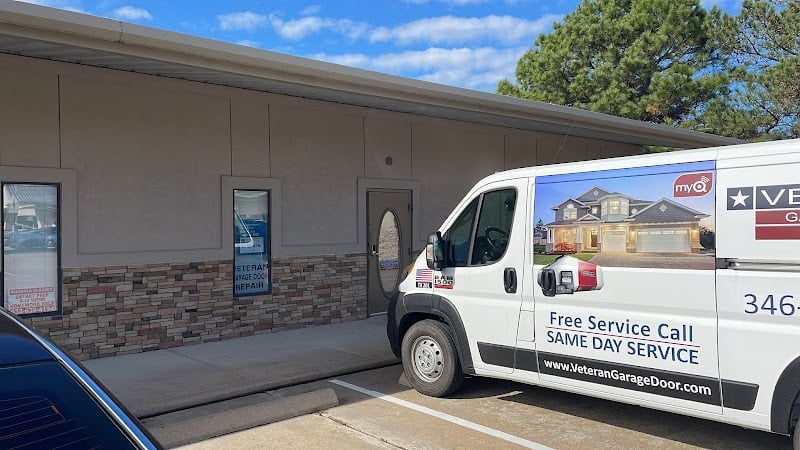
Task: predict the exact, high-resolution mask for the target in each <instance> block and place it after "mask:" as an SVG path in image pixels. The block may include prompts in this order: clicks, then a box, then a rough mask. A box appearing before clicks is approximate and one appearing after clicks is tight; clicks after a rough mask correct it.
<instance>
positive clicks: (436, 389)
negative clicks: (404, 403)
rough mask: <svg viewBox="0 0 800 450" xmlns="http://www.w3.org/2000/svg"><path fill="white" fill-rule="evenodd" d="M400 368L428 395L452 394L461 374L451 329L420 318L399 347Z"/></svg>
mask: <svg viewBox="0 0 800 450" xmlns="http://www.w3.org/2000/svg"><path fill="white" fill-rule="evenodd" d="M401 356H402V360H403V371H404V372H405V374H406V377H407V378H408V380H409V382H410V383H411V385H412V386H413V387H414V389H416V390H417V391H418V392H420V393H422V394H425V395H429V396H431V397H443V396H445V395H449V394H452V393H453V392H455V391H456V390H458V388H460V387H461V383H463V381H464V373H463V372H462V371H461V366H460V364H459V361H458V353H457V352H456V345H455V339H453V335H452V333H451V331H450V329H449V328H448V327H447V326H446V325H445V324H443V323H441V322H437V321H435V320H422V321H419V322H417V323H415V324H414V325H412V326H411V328H409V329H408V331H407V332H406V334H405V336H403V344H402V348H401Z"/></svg>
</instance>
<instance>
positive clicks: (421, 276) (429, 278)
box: [417, 269, 433, 289]
mask: <svg viewBox="0 0 800 450" xmlns="http://www.w3.org/2000/svg"><path fill="white" fill-rule="evenodd" d="M417 287H418V288H427V289H430V288H432V287H433V270H431V269H417Z"/></svg>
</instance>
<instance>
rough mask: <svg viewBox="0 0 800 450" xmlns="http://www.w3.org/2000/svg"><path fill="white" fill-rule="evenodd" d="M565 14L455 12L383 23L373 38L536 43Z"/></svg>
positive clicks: (371, 39)
mask: <svg viewBox="0 0 800 450" xmlns="http://www.w3.org/2000/svg"><path fill="white" fill-rule="evenodd" d="M562 17H563V16H561V15H556V14H548V15H546V16H543V17H541V18H539V19H537V20H526V19H520V18H517V17H511V16H486V17H481V18H476V17H473V18H463V17H454V16H443V17H432V18H427V19H420V20H415V21H413V22H409V23H407V24H404V25H400V26H397V27H394V28H386V27H379V28H376V29H374V30H373V31H372V33H371V34H370V41H371V42H386V41H391V42H395V43H397V44H400V45H408V44H411V43H414V42H427V43H430V44H461V43H465V42H470V41H485V40H490V41H495V42H502V43H506V44H516V43H522V42H525V43H532V42H533V40H534V39H535V38H536V36H537V35H539V34H540V33H542V32H543V31H546V30H548V29H550V27H551V26H552V25H553V22H557V21H559V20H561V19H562Z"/></svg>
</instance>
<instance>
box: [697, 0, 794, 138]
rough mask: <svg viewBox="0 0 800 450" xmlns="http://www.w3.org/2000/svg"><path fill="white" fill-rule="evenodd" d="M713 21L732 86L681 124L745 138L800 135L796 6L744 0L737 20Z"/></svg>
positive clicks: (783, 0) (786, 0)
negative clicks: (692, 119)
mask: <svg viewBox="0 0 800 450" xmlns="http://www.w3.org/2000/svg"><path fill="white" fill-rule="evenodd" d="M715 21H716V23H715V25H714V26H713V27H712V37H713V40H714V43H713V45H715V46H717V47H718V48H719V49H720V51H722V52H725V53H726V54H729V55H730V56H731V58H730V67H729V71H730V74H731V80H732V82H733V84H732V86H733V88H732V89H731V91H730V93H729V94H728V95H723V96H720V97H718V98H715V99H713V100H712V101H711V102H709V104H708V105H707V107H706V108H705V109H704V110H703V111H702V114H700V115H699V116H698V117H697V119H696V120H694V121H690V122H687V123H686V124H685V125H686V126H688V127H691V128H694V129H698V130H701V131H707V132H711V133H716V134H723V135H726V136H732V137H738V138H741V139H748V140H765V139H780V138H797V137H800V2H798V1H797V0H745V2H744V4H743V5H742V10H741V12H740V13H739V15H738V16H735V17H732V16H729V15H727V14H722V15H720V16H718V17H716V18H715Z"/></svg>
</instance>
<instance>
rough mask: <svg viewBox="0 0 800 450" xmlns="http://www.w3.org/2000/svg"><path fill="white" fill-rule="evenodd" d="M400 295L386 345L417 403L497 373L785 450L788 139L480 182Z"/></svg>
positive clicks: (795, 257) (794, 209)
mask: <svg viewBox="0 0 800 450" xmlns="http://www.w3.org/2000/svg"><path fill="white" fill-rule="evenodd" d="M399 291H400V292H399V294H398V296H397V298H395V299H394V300H392V302H391V304H390V305H389V320H388V335H389V341H390V343H391V345H392V349H393V351H394V352H395V354H396V355H397V356H398V357H400V358H401V359H402V361H403V368H404V371H405V373H406V376H407V377H408V379H409V381H410V382H411V384H412V385H413V386H414V388H415V389H416V390H418V391H419V392H421V393H423V394H427V395H432V396H444V395H448V394H450V393H452V392H454V391H455V390H456V389H458V388H459V387H460V385H461V382H462V380H463V378H464V374H469V375H478V376H487V377H494V378H504V379H509V380H514V381H520V382H524V383H530V384H535V385H541V386H546V387H551V388H555V389H562V390H566V391H571V392H577V393H581V394H587V395H592V396H596V397H602V398H606V399H612V400H618V401H622V402H626V403H632V404H638V405H643V406H648V407H652V408H657V409H662V410H665V411H671V412H676V413H681V414H686V415H691V416H696V417H702V418H705V419H712V420H717V421H720V422H727V423H731V424H737V425H741V426H745V427H749V428H755V429H760V430H767V431H772V432H775V433H781V434H791V433H792V432H794V441H793V442H794V448H795V449H796V450H800V432H798V431H795V430H797V429H798V428H800V427H795V424H796V422H797V419H798V416H800V397H798V392H800V140H789V141H782V142H771V143H762V144H746V145H737V146H730V147H720V148H711V149H701V150H688V151H680V152H672V153H659V154H651V155H643V156H634V157H625V158H616V159H607V160H601V161H587V162H579V163H570V164H559V165H552V166H540V167H531V168H525V169H516V170H509V171H505V172H501V173H497V174H494V175H491V176H489V177H487V178H485V179H483V180H481V181H480V182H478V183H477V184H476V185H475V187H473V188H472V189H471V190H470V191H469V193H468V194H467V195H466V197H465V198H464V199H463V200H462V201H461V202H460V203H459V205H458V206H457V207H456V208H455V210H454V211H453V212H452V213H451V214H450V216H449V217H448V218H447V219H446V220H445V222H444V224H443V225H442V227H441V228H440V230H439V231H438V232H436V233H434V234H433V235H431V237H430V239H429V241H428V245H427V248H426V250H425V252H423V254H421V255H420V256H419V257H418V258H417V260H416V262H414V264H413V265H412V266H410V267H409V268H408V269H407V270H406V272H405V278H404V279H403V280H402V282H401V283H400V286H399Z"/></svg>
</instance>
